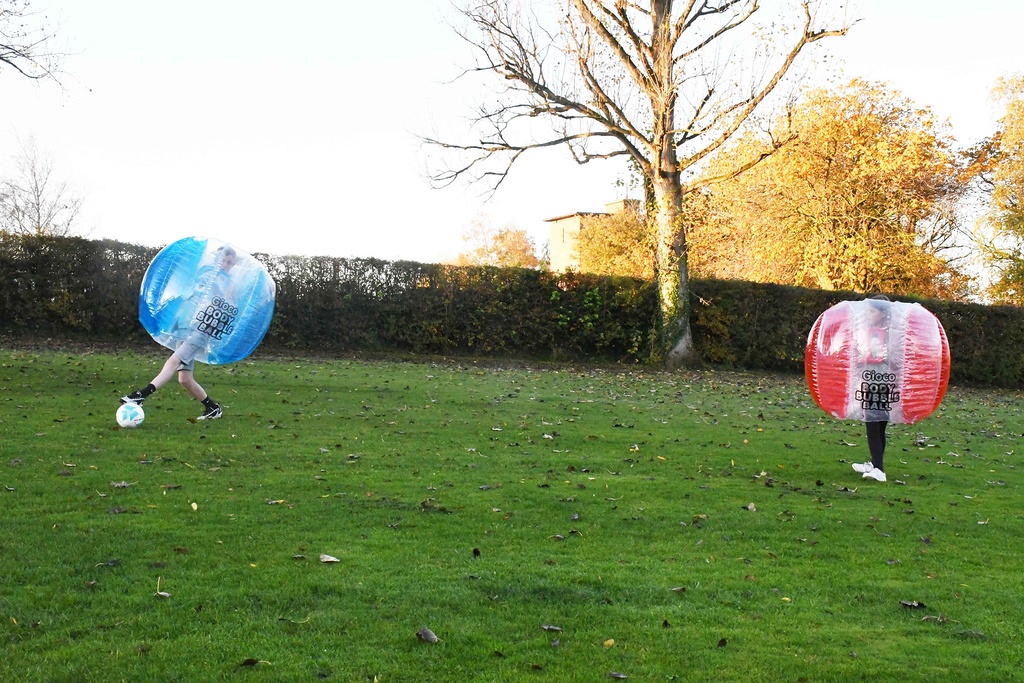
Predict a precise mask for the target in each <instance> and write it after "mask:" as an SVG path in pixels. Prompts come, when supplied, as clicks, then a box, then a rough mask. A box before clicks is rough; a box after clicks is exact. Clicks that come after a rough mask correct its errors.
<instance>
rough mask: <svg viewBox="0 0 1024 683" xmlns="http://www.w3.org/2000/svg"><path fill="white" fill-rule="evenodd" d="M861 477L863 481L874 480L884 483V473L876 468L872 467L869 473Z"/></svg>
mask: <svg viewBox="0 0 1024 683" xmlns="http://www.w3.org/2000/svg"><path fill="white" fill-rule="evenodd" d="M861 477H862V478H864V479H874V480H875V481H885V472H883V471H882V470H880V469H878V468H877V467H873V468H872V469H871V471H869V472H865V473H864V474H862V475H861Z"/></svg>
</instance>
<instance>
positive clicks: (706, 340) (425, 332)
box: [0, 236, 1024, 388]
mask: <svg viewBox="0 0 1024 683" xmlns="http://www.w3.org/2000/svg"><path fill="white" fill-rule="evenodd" d="M156 251H157V250H156V249H152V248H147V247H139V246H133V245H127V244H122V243H119V242H113V241H109V240H105V241H90V240H84V239H80V238H54V237H49V238H38V237H13V236H0V278H2V280H0V281H2V282H3V283H4V287H3V288H2V290H0V334H4V335H10V336H23V337H24V336H34V337H40V336H43V337H55V338H68V339H80V340H91V341H97V342H105V341H117V342H124V341H125V340H128V341H132V340H138V341H142V340H145V339H146V334H145V332H144V331H143V330H142V327H141V326H140V325H139V322H138V292H139V289H140V286H141V284H142V278H143V275H144V274H145V271H146V268H147V267H148V265H149V262H150V261H151V260H152V258H153V256H155V254H156ZM256 257H257V258H258V259H259V260H260V261H261V262H263V263H264V264H265V265H266V266H267V269H268V270H269V271H270V274H271V276H272V277H273V278H274V280H275V282H276V283H277V305H276V308H275V312H274V319H273V321H272V323H271V326H270V330H269V332H268V333H267V336H266V338H265V340H264V342H263V348H264V349H266V350H278V351H284V350H287V351H294V352H302V353H325V354H338V353H349V352H356V351H370V352H374V351H381V352H394V351H398V352H406V353H415V354H435V355H476V356H493V357H521V358H534V359H567V360H568V359H587V360H604V361H615V362H640V363H648V362H654V361H657V360H658V359H659V356H660V354H659V347H658V341H657V329H658V325H657V320H658V308H657V294H656V291H655V288H654V286H653V285H652V284H651V283H649V282H645V281H643V280H636V279H632V278H611V277H602V276H596V275H589V274H580V273H573V272H569V273H563V274H558V273H550V272H546V271H539V270H531V269H525V268H492V267H475V266H470V267H464V266H448V265H439V264H424V263H415V262H410V261H397V262H392V261H382V260H378V259H344V258H330V257H304V256H271V255H267V254H256ZM690 285H691V296H692V314H691V316H692V317H691V323H692V329H693V335H694V343H695V345H696V348H697V349H698V350H699V352H700V355H701V358H702V359H703V360H704V362H705V363H708V364H710V365H716V366H723V367H732V368H745V369H751V370H770V371H782V372H796V373H799V372H802V371H803V357H804V346H805V344H806V341H807V333H808V331H809V330H810V329H811V326H812V325H813V324H814V321H815V319H816V318H817V317H818V315H820V314H821V312H822V311H824V310H825V309H827V308H828V307H829V306H833V305H835V304H836V303H838V302H840V301H842V300H844V299H858V298H861V297H862V296H863V295H861V294H857V293H855V292H827V291H821V290H813V289H802V288H799V287H787V286H781V285H764V284H754V283H749V282H742V281H735V280H730V281H723V280H693V281H691V283H690ZM893 298H894V299H898V298H899V297H893ZM920 303H921V304H922V305H924V306H925V307H926V308H928V309H929V310H930V311H932V312H933V313H935V315H936V316H938V318H939V320H940V321H941V322H942V324H943V327H944V328H945V330H946V334H947V336H948V337H949V344H950V353H951V356H952V359H953V362H952V372H951V376H950V381H951V382H953V383H955V384H975V385H982V386H998V387H1011V388H1015V387H1022V386H1024V309H1020V308H1016V307H990V306H981V305H975V304H964V303H956V302H949V301H934V300H929V301H921V302H920Z"/></svg>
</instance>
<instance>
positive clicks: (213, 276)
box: [139, 237, 275, 365]
mask: <svg viewBox="0 0 1024 683" xmlns="http://www.w3.org/2000/svg"><path fill="white" fill-rule="evenodd" d="M274 295H275V286H274V280H273V279H272V278H271V277H270V274H269V273H268V272H267V269H266V268H264V267H263V264H262V263H260V262H259V261H257V260H256V259H255V258H253V257H252V256H251V255H250V254H248V253H246V252H244V251H242V250H241V249H237V248H235V247H233V246H231V245H229V244H226V243H224V242H220V241H218V240H215V239H209V238H205V237H186V238H185V239H181V240H178V241H177V242H174V243H173V244H169V245H167V246H166V247H164V248H163V249H161V250H160V253H158V254H157V255H156V257H155V258H154V259H153V262H152V263H151V264H149V268H148V269H147V270H146V276H145V277H144V278H143V280H142V291H141V293H140V294H139V321H140V322H141V323H142V326H143V327H144V328H146V331H147V332H149V334H150V335H151V336H152V337H153V339H155V340H156V342H157V343H158V344H161V345H162V346H166V347H167V348H169V349H171V350H175V349H177V348H178V346H179V345H181V344H186V343H187V344H195V345H196V346H197V347H198V349H199V350H198V351H197V353H196V356H195V359H196V360H198V361H200V362H202V363H209V364H211V365H220V364H223V363H233V362H235V361H238V360H241V359H243V358H245V357H246V356H248V355H249V354H250V353H252V351H253V350H254V349H255V348H256V347H257V346H259V343H260V341H261V340H262V339H263V335H265V334H266V333H267V328H268V327H270V319H271V317H273V314H274Z"/></svg>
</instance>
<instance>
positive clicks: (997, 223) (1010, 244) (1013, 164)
mask: <svg viewBox="0 0 1024 683" xmlns="http://www.w3.org/2000/svg"><path fill="white" fill-rule="evenodd" d="M993 95H994V97H995V99H996V100H997V101H998V102H1000V103H1002V104H1003V105H1005V107H1006V113H1005V114H1004V115H1003V117H1002V118H1001V119H1000V120H999V128H998V130H997V131H996V134H995V135H994V136H993V137H992V138H991V139H989V140H988V141H986V142H985V143H983V145H981V147H980V149H979V150H978V159H979V167H980V169H981V177H982V184H983V186H984V188H985V189H986V191H987V192H988V193H989V208H988V212H987V213H986V215H985V216H984V218H983V219H982V221H981V226H980V227H981V228H982V234H981V235H980V239H979V242H980V244H981V248H982V258H983V259H984V261H985V262H986V264H987V265H989V266H990V267H991V268H992V269H993V270H994V271H995V273H996V277H995V280H994V282H993V283H992V285H991V286H990V287H989V288H988V291H987V294H988V295H989V298H990V299H991V300H992V301H993V302H994V303H1001V304H1013V305H1016V306H1021V305H1024V75H1020V74H1019V75H1015V76H1012V77H1008V78H1003V79H1000V81H999V83H998V84H997V85H996V88H995V89H994V91H993Z"/></svg>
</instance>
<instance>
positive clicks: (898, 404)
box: [804, 299, 949, 424]
mask: <svg viewBox="0 0 1024 683" xmlns="http://www.w3.org/2000/svg"><path fill="white" fill-rule="evenodd" d="M804 373H805V374H806V376H807V387H808V388H809V389H810V391H811V396H813V397H814V400H815V401H816V402H817V404H818V405H819V406H820V407H821V409H822V410H824V411H825V412H826V413H828V414H829V415H832V416H833V417H836V418H839V419H841V420H864V421H866V422H872V421H888V422H895V423H903V424H913V423H915V422H917V421H918V420H921V419H924V418H926V417H928V416H929V415H931V414H932V413H933V412H934V411H935V409H936V408H938V407H939V403H941V402H942V397H943V396H944V395H945V394H946V385H947V384H948V382H949V343H948V342H947V340H946V331H945V330H943V329H942V324H941V323H940V322H939V320H938V318H936V317H935V316H934V315H932V314H931V313H930V312H929V311H927V310H926V309H924V308H923V307H921V306H920V305H919V304H906V303H901V302H895V301H894V302H889V301H883V300H878V299H865V300H863V301H844V302H842V303H840V304H837V305H835V306H833V307H832V308H830V309H828V310H827V311H825V312H824V313H822V314H821V315H820V316H819V317H818V320H817V321H816V322H815V323H814V327H812V328H811V332H810V334H809V335H808V337H807V350H806V353H805V355H804Z"/></svg>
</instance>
